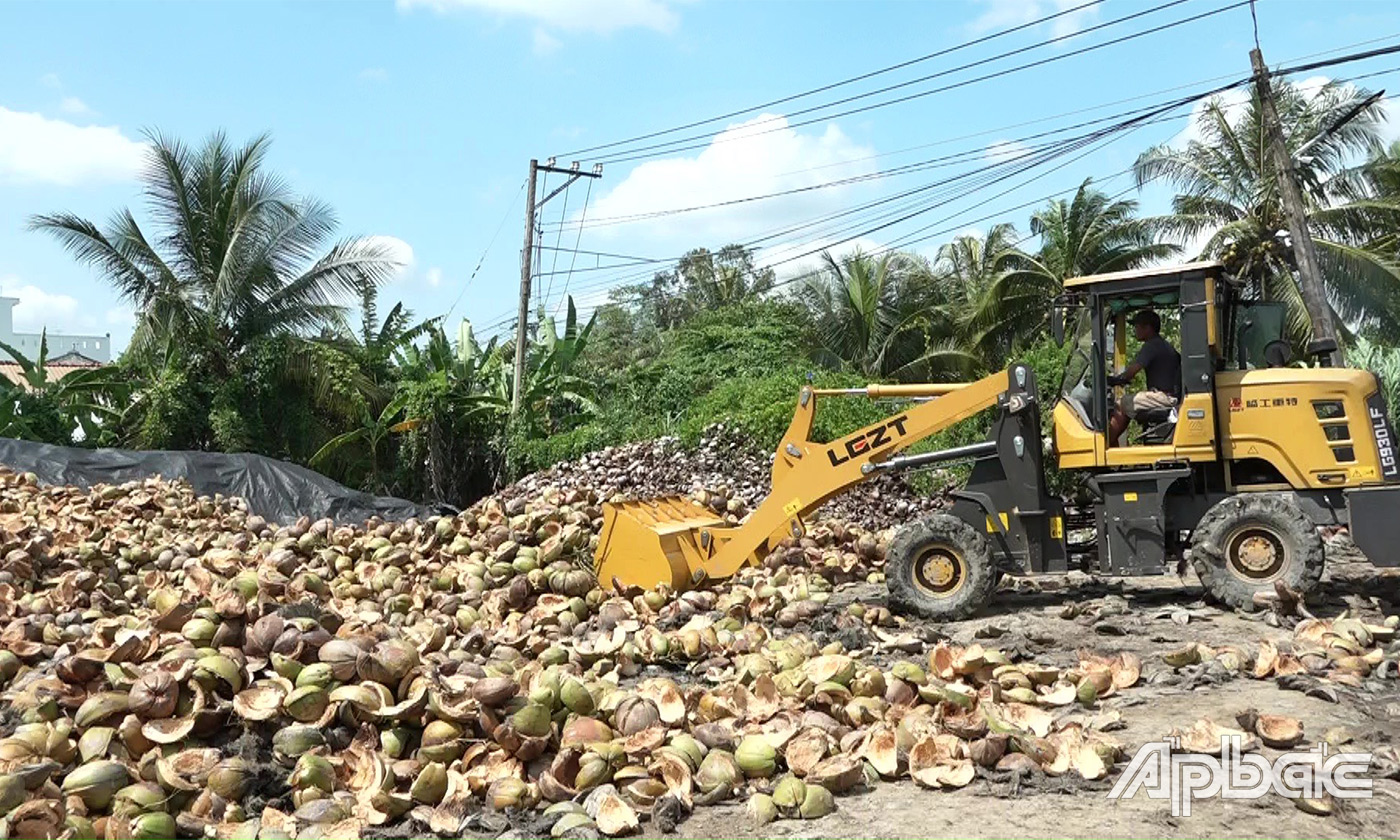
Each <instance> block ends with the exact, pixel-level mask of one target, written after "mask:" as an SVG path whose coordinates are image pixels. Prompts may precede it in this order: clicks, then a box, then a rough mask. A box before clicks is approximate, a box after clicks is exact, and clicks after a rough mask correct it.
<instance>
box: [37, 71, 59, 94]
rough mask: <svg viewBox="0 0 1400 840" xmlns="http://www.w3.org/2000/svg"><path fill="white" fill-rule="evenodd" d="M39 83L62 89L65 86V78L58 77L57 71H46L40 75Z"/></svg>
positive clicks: (47, 86) (53, 88) (54, 88)
mask: <svg viewBox="0 0 1400 840" xmlns="http://www.w3.org/2000/svg"><path fill="white" fill-rule="evenodd" d="M39 84H41V85H43V86H44V87H46V88H50V89H52V90H61V89H62V88H63V80H62V79H60V78H59V77H58V74H57V73H45V74H44V75H42V76H40V77H39Z"/></svg>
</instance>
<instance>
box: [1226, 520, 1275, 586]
mask: <svg viewBox="0 0 1400 840" xmlns="http://www.w3.org/2000/svg"><path fill="white" fill-rule="evenodd" d="M1288 560H1289V551H1288V547H1287V545H1286V544H1285V543H1284V541H1283V539H1282V538H1281V537H1280V536H1279V535H1278V534H1277V533H1275V532H1274V531H1273V530H1272V529H1270V528H1265V527H1261V526H1259V525H1246V526H1243V527H1240V528H1236V529H1235V530H1234V531H1232V532H1231V533H1230V536H1229V537H1228V538H1227V539H1226V540H1225V561H1226V563H1227V564H1228V565H1229V567H1230V572H1231V573H1232V574H1234V575H1235V576H1236V577H1239V578H1242V579H1244V580H1247V581H1249V582H1251V583H1262V582H1264V581H1269V580H1272V579H1274V578H1276V577H1278V575H1279V574H1280V573H1281V572H1282V571H1283V570H1284V568H1285V567H1286V566H1287V565H1288Z"/></svg>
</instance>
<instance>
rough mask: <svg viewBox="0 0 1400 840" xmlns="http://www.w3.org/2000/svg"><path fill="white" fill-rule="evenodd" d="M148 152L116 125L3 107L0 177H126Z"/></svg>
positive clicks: (69, 181) (74, 180)
mask: <svg viewBox="0 0 1400 840" xmlns="http://www.w3.org/2000/svg"><path fill="white" fill-rule="evenodd" d="M145 151H146V144H144V143H140V142H137V141H136V140H132V139H131V138H129V137H127V136H126V135H125V134H122V132H121V129H120V128H118V127H117V126H97V125H89V126H77V125H74V124H72V123H70V122H65V121H64V120H55V119H49V118H48V117H45V116H43V115H41V114H33V113H27V112H24V111H11V110H9V109H8V108H4V107H0V181H19V182H40V183H50V184H59V185H62V186H72V185H74V184H80V183H90V182H100V181H124V180H127V179H129V178H131V177H133V176H134V175H135V174H136V173H137V172H138V171H139V170H140V168H141V166H142V164H143V163H144V162H145Z"/></svg>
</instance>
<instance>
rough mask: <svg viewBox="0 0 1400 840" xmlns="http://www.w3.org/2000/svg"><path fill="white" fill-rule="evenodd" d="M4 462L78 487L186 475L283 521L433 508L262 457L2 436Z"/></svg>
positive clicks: (398, 514) (357, 518) (201, 489)
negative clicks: (80, 445) (138, 449)
mask: <svg viewBox="0 0 1400 840" xmlns="http://www.w3.org/2000/svg"><path fill="white" fill-rule="evenodd" d="M0 464H3V465H5V466H7V467H9V468H11V469H13V470H16V471H19V472H32V473H34V474H35V475H37V476H38V477H39V480H40V481H41V482H43V483H45V484H68V485H73V486H77V487H91V486H92V485H94V484H121V483H123V482H126V481H132V480H134V479H143V478H149V477H151V476H156V475H158V476H161V477H163V478H166V479H177V478H182V479H184V480H185V481H188V482H189V483H190V486H192V487H193V488H194V489H195V492H197V493H200V494H202V495H208V496H212V495H214V494H216V493H222V494H223V495H225V496H239V497H241V498H244V499H246V500H247V501H248V509H249V510H250V511H252V512H253V513H256V514H258V515H259V516H262V517H263V518H265V519H267V520H269V521H275V522H278V523H281V524H284V525H285V524H290V523H292V522H295V521H296V520H297V519H298V518H299V517H301V516H309V517H311V518H312V519H323V518H325V517H330V518H331V519H334V520H335V521H336V522H339V523H350V524H358V523H360V522H363V521H365V520H366V519H368V518H370V517H371V516H379V517H382V518H384V519H396V520H397V519H407V518H409V517H410V516H425V515H427V514H428V513H429V511H428V510H427V509H425V508H422V507H420V506H418V505H416V504H414V503H413V502H409V501H405V500H403V499H396V498H393V497H390V496H372V495H370V494H368V493H361V492H360V491H358V490H351V489H350V488H349V487H346V486H344V485H343V484H338V483H336V482H334V481H332V480H330V479H329V478H326V477H325V476H324V475H321V474H320V473H318V472H315V471H314V470H309V469H307V468H305V467H300V466H297V465H296V464H289V463H287V462H285V461H279V460H277V459H275V458H268V457H266V456H264V455H244V454H238V455H228V454H224V453H220V452H167V451H160V450H156V451H151V452H136V451H132V450H126V449H75V448H71V447H66V446H52V445H50V444H47V443H33V442H31V441H27V440H14V439H12V438H0Z"/></svg>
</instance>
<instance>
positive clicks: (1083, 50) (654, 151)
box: [599, 0, 1250, 165]
mask: <svg viewBox="0 0 1400 840" xmlns="http://www.w3.org/2000/svg"><path fill="white" fill-rule="evenodd" d="M1182 2H1188V0H1172V2H1171V3H1169V4H1167V5H1168V6H1169V5H1176V4H1178V3H1182ZM1249 2H1250V0H1237V2H1234V3H1231V4H1229V5H1226V6H1221V7H1219V8H1217V9H1212V10H1211V11H1208V12H1202V13H1200V14H1197V15H1192V16H1191V17H1187V18H1181V19H1179V20H1174V21H1171V22H1168V23H1164V24H1160V25H1158V26H1154V27H1151V28H1149V29H1144V30H1140V31H1137V32H1132V33H1129V34H1127V35H1122V36H1119V37H1117V38H1112V39H1109V40H1107V41H1103V42H1100V43H1097V44H1090V45H1089V46H1086V47H1080V48H1079V49H1076V50H1070V51H1068V52H1065V53H1060V54H1058V55H1052V56H1048V57H1046V58H1041V59H1037V60H1035V61H1030V62H1026V63H1025V64H1018V65H1016V66H1015V67H1008V68H1005V69H1002V70H997V71H995V72H992V73H985V74H983V75H981V76H974V77H972V78H970V79H963V80H960V81H957V82H950V83H949V84H946V85H941V86H939V87H936V88H931V89H929V90H924V91H919V92H917V93H911V94H906V95H904V96H899V97H896V98H894V99H887V100H884V101H881V102H875V103H871V104H868V105H862V106H860V107H858V108H850V109H847V110H844V111H837V112H835V113H831V114H823V115H821V116H819V117H813V118H811V119H807V120H799V121H797V122H795V123H794V122H788V119H789V117H791V116H797V115H801V114H807V113H811V112H813V111H817V110H825V109H826V108H830V107H835V106H836V105H839V104H843V103H846V102H850V101H855V99H858V98H864V97H865V96H867V95H873V94H877V93H881V92H884V91H885V90H892V89H894V88H895V87H905V86H907V85H909V84H917V83H919V82H921V81H927V80H928V79H929V78H935V77H937V76H942V75H947V73H950V72H954V71H952V70H950V71H944V72H942V73H937V74H933V76H930V77H927V78H924V79H916V80H914V81H912V82H908V83H904V84H901V85H898V86H891V87H890V88H887V89H882V90H881V91H874V92H872V94H862V95H861V96H860V97H852V98H848V99H845V100H838V101H837V102H835V103H828V104H827V105H822V106H815V107H813V108H806V109H802V110H799V111H794V112H793V113H792V114H788V115H784V116H780V117H773V118H771V119H770V120H763V121H759V122H756V123H753V124H752V126H748V127H746V128H749V127H753V126H757V125H762V124H764V123H766V122H779V121H781V122H782V123H783V124H782V125H779V126H775V127H773V128H769V129H764V130H762V131H748V130H745V131H743V132H741V133H736V134H731V135H728V136H721V135H717V134H714V133H710V134H696V135H690V136H688V137H684V138H681V139H678V140H671V141H667V142H666V143H658V144H653V145H650V146H641V147H638V148H636V149H626V150H623V151H622V152H619V153H617V154H615V155H612V156H609V157H605V158H602V159H600V160H599V162H601V163H603V164H604V165H615V164H618V163H628V162H631V161H635V160H644V159H646V158H650V157H657V156H660V155H666V154H675V153H678V152H684V151H691V150H694V149H703V148H706V147H707V146H709V145H711V144H717V143H728V142H735V141H739V140H752V139H753V138H755V137H762V136H764V135H767V134H772V133H773V132H775V131H788V130H791V129H794V128H800V127H802V126H805V125H811V124H813V123H817V122H823V121H825V120H831V119H835V118H837V117H845V116H850V115H852V114H861V113H865V112H867V111H873V110H875V109H877V108H885V107H888V106H890V105H899V104H902V103H905V102H910V101H913V100H915V99H922V98H923V97H926V96H932V95H934V94H937V93H945V92H947V91H950V90H957V89H959V88H963V87H967V86H969V85H974V84H978V83H980V82H985V81H989V80H991V79H997V78H1001V77H1003V76H1009V75H1012V74H1014V73H1019V72H1021V71H1024V70H1031V69H1034V68H1036V67H1043V66H1045V65H1047V64H1053V63H1055V62H1057V61H1064V60H1066V59H1070V58H1075V57H1077V56H1081V55H1085V54H1087V53H1090V52H1094V51H1096V50H1101V49H1104V48H1106V47H1111V46H1116V45H1118V44H1122V43H1126V42H1128V41H1132V40H1136V39H1138V38H1144V37H1146V36H1148V35H1155V34H1157V33H1159V32H1165V31H1166V30H1169V29H1174V28H1176V27H1178V26H1184V25H1186V24H1188V23H1195V22H1197V21H1200V20H1205V19H1207V18H1210V17H1214V16H1215V15H1219V14H1224V13H1225V12H1229V11H1232V10H1234V9H1238V8H1240V7H1242V6H1245V5H1248V3H1249ZM1162 8H1166V6H1157V7H1153V8H1152V9H1149V10H1146V11H1144V12H1138V13H1135V14H1134V15H1131V16H1128V17H1125V18H1119V19H1117V20H1114V21H1110V22H1108V23H1107V24H1100V25H1099V26H1096V27H1092V28H1093V29H1098V28H1102V27H1103V26H1106V25H1111V24H1113V23H1120V22H1122V21H1123V20H1127V19H1129V18H1130V17H1141V16H1142V15H1144V14H1149V13H1151V12H1153V11H1158V10H1160V9H1162ZM1087 31H1090V30H1083V32H1087ZM1083 32H1077V33H1074V35H1073V36H1061V37H1060V39H1051V40H1049V41H1045V42H1042V43H1040V44H1037V45H1035V46H1045V45H1047V44H1050V43H1053V42H1054V41H1055V40H1062V39H1063V38H1066V37H1079V36H1080V35H1082V34H1083ZM1022 51H1024V50H1022ZM992 60H995V59H986V60H984V61H982V62H977V63H974V64H972V65H968V66H969V67H971V66H977V64H982V63H986V62H988V61H992ZM955 69H967V68H955ZM706 138H709V139H708V140H707V142H704V143H698V144H691V145H676V144H681V143H690V141H693V140H700V139H706Z"/></svg>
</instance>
